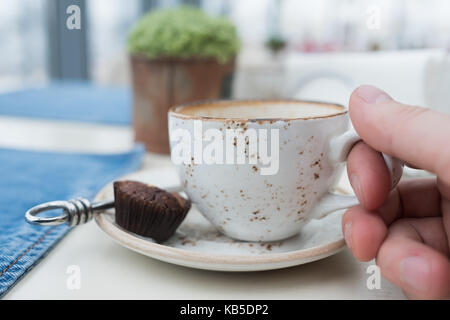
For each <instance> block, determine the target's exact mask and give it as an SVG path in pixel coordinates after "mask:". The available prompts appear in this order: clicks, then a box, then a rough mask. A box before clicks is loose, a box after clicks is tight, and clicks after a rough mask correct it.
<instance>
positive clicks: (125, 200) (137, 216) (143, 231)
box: [114, 181, 191, 242]
mask: <svg viewBox="0 0 450 320" xmlns="http://www.w3.org/2000/svg"><path fill="white" fill-rule="evenodd" d="M114 199H115V209H116V216H115V219H116V223H117V224H118V225H119V226H121V227H122V228H124V229H126V230H128V231H130V232H133V233H136V234H138V235H141V236H144V237H150V238H152V239H154V240H155V241H157V242H163V241H165V240H167V239H169V238H170V237H171V236H172V235H173V234H174V233H175V231H176V229H177V228H178V227H179V225H180V224H181V222H183V220H184V218H185V217H186V215H187V213H188V211H189V209H190V208H191V202H190V200H188V199H184V198H183V197H181V196H180V195H178V193H170V192H167V191H165V190H163V189H159V188H157V187H154V186H150V185H146V184H144V183H141V182H137V181H116V182H114Z"/></svg>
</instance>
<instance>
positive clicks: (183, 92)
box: [128, 7, 240, 153]
mask: <svg viewBox="0 0 450 320" xmlns="http://www.w3.org/2000/svg"><path fill="white" fill-rule="evenodd" d="M239 46H240V44H239V39H238V37H237V33H236V29H235V27H234V26H233V24H231V23H230V22H229V21H228V20H226V19H225V18H222V17H211V16H209V15H207V14H206V13H204V12H203V11H201V10H200V9H196V8H193V7H178V8H175V9H165V10H157V11H152V12H150V13H148V14H146V15H145V16H143V17H142V18H141V19H140V20H139V21H138V23H137V24H136V25H135V27H134V28H133V29H132V30H131V33H130V34H129V38H128V51H129V53H130V57H131V70H132V85H133V110H134V116H133V118H134V131H135V140H136V141H142V142H144V143H145V145H146V147H147V150H149V151H153V152H159V153H169V138H168V128H167V110H168V109H169V108H170V107H171V106H173V105H177V104H181V103H187V102H191V101H194V100H203V99H217V98H219V97H223V95H224V94H225V93H226V92H225V91H226V90H225V89H226V86H224V84H227V81H225V80H227V79H228V80H230V78H231V76H230V75H232V72H233V70H234V61H235V56H236V54H237V52H238V50H239ZM229 87H230V85H229V81H228V88H229Z"/></svg>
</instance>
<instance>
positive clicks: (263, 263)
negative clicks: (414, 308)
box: [95, 168, 345, 271]
mask: <svg viewBox="0 0 450 320" xmlns="http://www.w3.org/2000/svg"><path fill="white" fill-rule="evenodd" d="M123 179H129V180H136V181H142V182H145V183H150V184H153V185H156V186H158V187H161V188H165V187H169V186H174V185H176V184H177V183H178V178H177V176H176V173H175V171H174V169H172V168H163V169H160V168H158V169H153V170H147V171H140V172H137V173H133V174H130V175H127V176H125V177H123ZM112 198H113V188H112V184H111V183H110V184H108V185H106V186H105V187H104V188H103V189H102V190H101V191H100V192H99V194H98V195H97V196H96V199H95V200H96V201H101V200H106V199H112ZM343 212H344V211H343V210H340V211H336V212H334V213H332V214H330V215H328V216H327V217H325V218H323V219H321V220H312V221H310V222H308V223H307V224H306V225H305V226H304V228H303V229H302V231H301V232H300V234H299V235H297V236H294V237H292V238H289V239H286V240H284V241H279V242H271V243H257V242H245V241H238V240H233V239H230V238H228V237H226V236H224V235H222V234H220V233H219V232H218V231H217V230H216V229H215V228H214V227H213V226H212V225H211V224H210V223H209V222H208V221H207V220H206V219H205V218H204V217H203V216H202V215H201V214H200V212H199V211H198V210H197V209H196V208H195V206H193V207H192V208H191V210H190V212H189V213H188V215H187V217H186V219H185V220H184V221H183V223H182V224H181V225H180V227H179V228H178V230H177V232H176V234H175V235H174V236H173V237H172V238H170V239H169V240H168V241H166V242H165V243H163V244H158V243H155V242H154V241H153V240H152V239H150V238H145V237H141V236H138V235H135V234H133V233H130V232H128V231H126V230H124V229H122V228H120V227H119V226H117V225H116V224H115V222H114V210H113V209H112V210H108V211H105V212H103V213H101V214H98V215H96V222H97V224H98V225H99V226H100V228H101V229H102V230H103V231H105V232H106V234H108V235H109V236H111V237H112V238H113V239H114V240H116V241H117V242H118V243H119V244H121V245H123V246H125V247H127V248H129V249H131V250H134V251H136V252H139V253H141V254H143V255H146V256H149V257H152V258H155V259H158V260H162V261H165V262H169V263H173V264H177V265H182V266H186V267H191V268H197V269H205V270H216V271H259V270H272V269H280V268H286V267H291V266H295V265H300V264H304V263H308V262H311V261H316V260H319V259H323V258H325V257H328V256H331V255H333V254H335V253H337V252H339V251H340V250H341V249H343V248H344V246H345V242H344V238H343V235H342V231H341V218H342V214H343Z"/></svg>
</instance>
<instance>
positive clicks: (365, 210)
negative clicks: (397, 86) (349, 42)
mask: <svg viewBox="0 0 450 320" xmlns="http://www.w3.org/2000/svg"><path fill="white" fill-rule="evenodd" d="M349 111H350V118H351V119H352V123H353V125H354V127H355V129H356V131H357V132H358V134H359V135H360V137H361V138H362V140H363V141H364V142H359V143H357V144H356V145H355V146H354V147H353V149H352V150H351V152H350V154H349V157H348V160H347V171H348V176H349V179H350V183H351V185H352V187H353V189H354V191H355V194H356V196H357V197H358V199H359V201H360V205H359V206H356V207H353V208H350V209H348V210H347V212H346V213H345V215H344V217H343V221H342V228H343V232H344V236H345V240H346V242H347V245H348V247H349V248H350V250H351V251H352V253H353V255H354V256H355V257H356V258H357V259H358V260H360V261H369V260H372V259H374V258H376V263H377V265H378V266H379V267H380V270H381V274H382V275H383V276H384V277H385V278H386V279H388V280H389V281H390V282H392V283H393V284H395V285H397V286H399V287H400V288H401V289H402V290H403V292H404V293H405V295H406V296H407V297H408V298H414V299H445V298H447V299H448V298H450V260H449V257H450V250H449V246H450V116H448V115H444V114H441V113H437V112H433V111H430V110H428V109H424V108H418V107H411V106H406V105H403V104H401V103H399V102H396V101H394V100H393V99H392V98H391V97H390V96H389V95H388V94H386V93H385V92H383V91H381V90H379V89H377V88H375V87H372V86H361V87H359V88H357V89H356V90H355V91H354V92H353V93H352V95H351V97H350V103H349ZM375 150H378V151H380V152H384V153H386V154H388V155H391V156H393V157H395V158H398V159H401V160H403V161H405V162H406V163H407V164H408V165H409V166H412V167H415V168H421V169H425V170H428V171H430V172H433V173H435V174H436V176H437V178H430V179H419V180H409V181H408V180H407V181H402V182H400V183H399V184H398V186H397V187H396V188H395V189H394V190H392V191H391V190H390V187H391V185H390V183H391V180H390V176H389V172H388V170H387V168H386V166H385V164H384V160H383V158H382V156H381V154H380V153H379V152H377V151H375Z"/></svg>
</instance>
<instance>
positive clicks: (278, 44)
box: [266, 36, 286, 52]
mask: <svg viewBox="0 0 450 320" xmlns="http://www.w3.org/2000/svg"><path fill="white" fill-rule="evenodd" d="M266 46H267V47H268V48H269V49H270V50H272V51H273V52H278V51H280V50H281V49H283V48H284V47H285V46H286V41H285V40H284V39H283V38H282V37H280V36H272V37H270V38H269V40H267V42H266Z"/></svg>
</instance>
